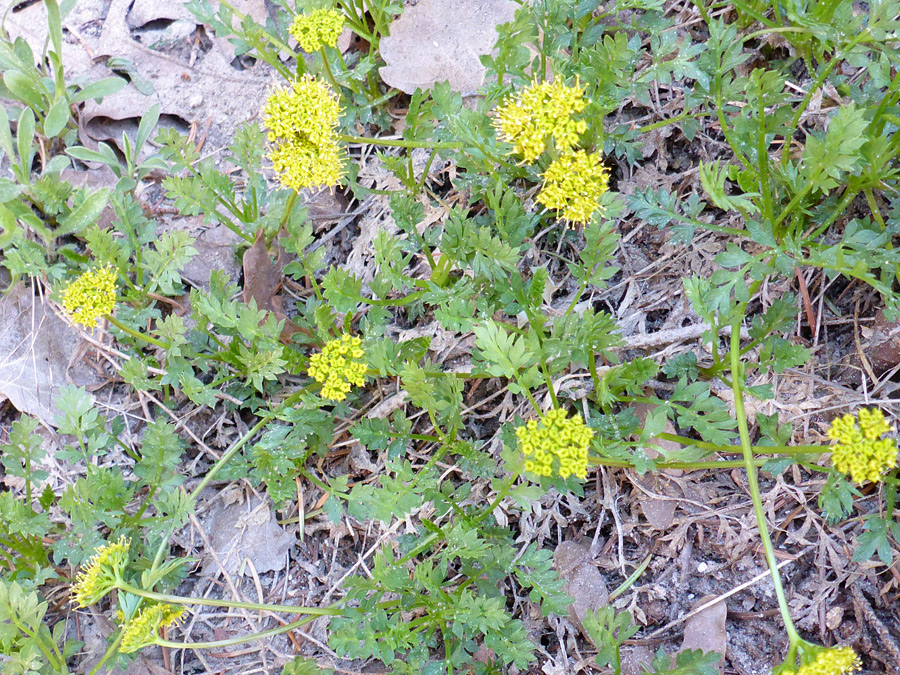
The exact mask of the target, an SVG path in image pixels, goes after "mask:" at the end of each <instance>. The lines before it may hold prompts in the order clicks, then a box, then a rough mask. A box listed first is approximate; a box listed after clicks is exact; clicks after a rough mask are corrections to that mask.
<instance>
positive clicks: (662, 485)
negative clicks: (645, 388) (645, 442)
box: [630, 403, 684, 530]
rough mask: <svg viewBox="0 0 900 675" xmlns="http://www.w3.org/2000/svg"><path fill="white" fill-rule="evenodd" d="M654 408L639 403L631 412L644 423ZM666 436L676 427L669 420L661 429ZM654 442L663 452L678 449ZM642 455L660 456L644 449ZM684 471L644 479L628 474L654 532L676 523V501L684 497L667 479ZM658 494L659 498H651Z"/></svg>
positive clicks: (653, 475)
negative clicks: (636, 488) (636, 489)
mask: <svg viewBox="0 0 900 675" xmlns="http://www.w3.org/2000/svg"><path fill="white" fill-rule="evenodd" d="M655 407H656V406H653V405H650V404H647V403H638V404H636V405H635V406H634V412H635V414H636V415H637V416H638V419H639V420H640V421H641V423H642V424H643V423H644V421H645V420H646V419H647V415H649V414H650V412H651V411H652V410H653V409H654V408H655ZM664 431H665V433H669V434H674V433H675V426H674V425H673V424H672V422H671V421H666V426H665V429H664ZM653 442H654V443H655V444H656V445H658V446H660V447H661V448H663V449H672V450H676V449H678V448H679V447H680V446H679V445H678V443H674V442H672V441H667V440H664V439H662V438H654V439H653ZM645 452H646V453H647V454H648V455H649V456H650V457H651V459H655V458H657V457H659V456H660V453H659V452H657V451H656V450H654V449H653V448H646V449H645ZM683 473H684V472H683V471H681V470H678V469H668V470H664V471H661V472H659V473H652V474H650V475H647V476H643V477H641V476H637V475H631V476H630V479H631V482H632V483H634V484H635V485H636V486H637V487H638V491H637V493H636V494H637V499H638V503H639V504H640V505H641V510H642V511H643V512H644V516H645V517H646V518H647V522H648V523H650V525H651V526H652V527H653V528H655V529H657V530H668V529H669V527H671V525H672V523H673V522H674V521H675V510H676V509H677V507H678V502H677V498H679V497H684V492H683V491H682V489H681V487H680V486H679V485H678V484H677V483H676V482H674V481H672V480H671V479H669V478H668V477H667V475H668V476H673V477H677V476H681V475H682V474H683ZM654 495H659V496H654Z"/></svg>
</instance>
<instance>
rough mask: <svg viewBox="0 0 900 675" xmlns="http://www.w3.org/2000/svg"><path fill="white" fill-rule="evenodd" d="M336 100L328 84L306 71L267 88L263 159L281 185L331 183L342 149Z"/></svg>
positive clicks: (335, 177)
mask: <svg viewBox="0 0 900 675" xmlns="http://www.w3.org/2000/svg"><path fill="white" fill-rule="evenodd" d="M340 114H341V106H340V105H339V104H338V100H337V97H336V96H335V94H334V92H333V91H332V90H331V88H329V87H328V85H326V84H323V83H321V82H319V81H318V80H316V79H315V78H314V77H313V76H312V75H310V74H309V73H307V74H306V75H304V76H303V77H301V78H300V79H299V80H297V81H295V82H293V83H292V84H291V86H290V87H287V88H280V89H276V90H275V91H273V92H272V93H271V94H270V95H269V98H268V99H266V103H265V106H263V119H264V121H265V124H266V126H267V127H268V128H269V131H268V134H267V138H268V141H269V143H270V148H269V159H270V160H272V165H273V168H274V169H275V172H276V173H277V174H278V179H279V180H280V181H281V184H282V185H284V186H285V187H288V188H291V189H293V190H300V189H302V188H305V187H313V186H316V185H337V183H338V182H339V181H340V179H341V175H342V174H343V151H342V150H341V146H340V144H339V143H338V139H337V133H336V130H337V126H338V118H339V117H340Z"/></svg>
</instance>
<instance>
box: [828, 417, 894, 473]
mask: <svg viewBox="0 0 900 675" xmlns="http://www.w3.org/2000/svg"><path fill="white" fill-rule="evenodd" d="M890 431H892V429H891V425H890V424H888V423H887V420H885V419H884V413H882V412H881V411H880V410H878V409H877V408H873V409H871V410H869V409H866V408H860V409H859V410H858V411H857V416H856V417H854V416H853V415H851V414H849V413H848V414H846V415H844V416H843V417H839V418H838V419H836V420H834V421H833V422H832V423H831V428H830V429H829V430H828V438H830V439H831V440H832V441H835V445H834V446H833V447H832V450H831V463H832V465H833V466H834V468H835V469H836V470H837V471H840V472H841V473H844V474H848V475H849V476H850V478H851V479H852V480H853V482H854V483H864V482H865V481H867V480H868V481H872V482H873V483H877V482H878V481H880V480H881V476H882V474H884V472H885V471H887V470H888V469H893V468H895V467H896V466H897V441H895V440H894V439H892V438H881V437H882V436H883V435H884V434H886V433H889V432H890Z"/></svg>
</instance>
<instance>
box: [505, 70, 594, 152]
mask: <svg viewBox="0 0 900 675" xmlns="http://www.w3.org/2000/svg"><path fill="white" fill-rule="evenodd" d="M586 106H587V101H585V100H584V88H583V87H579V86H578V83H577V82H576V83H575V86H574V87H567V86H565V85H564V84H563V83H562V82H559V81H556V82H540V83H539V82H537V81H535V82H534V84H532V85H531V86H530V87H526V88H525V89H523V90H522V91H521V92H520V94H519V96H517V97H516V98H513V99H511V100H509V101H506V102H505V103H504V104H503V105H501V106H500V107H499V108H498V109H497V119H496V121H495V126H496V127H497V129H498V130H499V131H500V137H501V138H502V139H503V140H505V141H508V142H509V143H512V144H513V146H514V147H515V151H516V153H517V154H519V155H521V156H522V159H524V160H525V161H526V162H529V163H530V162H534V161H535V160H536V159H537V158H538V157H539V156H540V154H541V153H542V152H543V151H544V149H545V144H546V140H547V137H548V136H552V137H553V140H555V141H556V147H557V149H558V150H561V151H562V150H570V149H571V148H572V147H574V145H575V144H576V143H578V137H579V136H580V135H581V134H583V133H584V132H585V131H586V130H587V122H585V121H584V120H575V119H573V118H572V116H573V115H576V114H578V113H580V112H581V111H583V110H584V109H585V107H586Z"/></svg>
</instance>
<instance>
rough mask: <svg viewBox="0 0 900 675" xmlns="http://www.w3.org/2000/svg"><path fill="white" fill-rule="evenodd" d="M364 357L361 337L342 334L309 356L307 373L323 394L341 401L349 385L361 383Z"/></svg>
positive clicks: (364, 364)
mask: <svg viewBox="0 0 900 675" xmlns="http://www.w3.org/2000/svg"><path fill="white" fill-rule="evenodd" d="M365 357H366V353H365V352H364V351H363V348H362V340H361V339H360V338H359V337H357V336H351V335H347V334H344V335H343V336H342V337H340V338H338V339H336V340H331V341H330V342H327V343H326V344H325V346H324V347H322V351H321V352H319V353H318V354H313V355H312V356H310V357H309V370H308V372H309V376H310V377H311V378H313V379H314V380H315V381H316V382H319V383H320V384H321V385H322V392H321V395H322V397H323V398H327V399H331V400H332V401H343V400H344V399H345V398H347V394H348V393H350V388H351V387H352V386H353V385H356V386H357V387H361V386H362V385H363V384H364V383H365V376H366V367H367V366H366V362H365Z"/></svg>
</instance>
